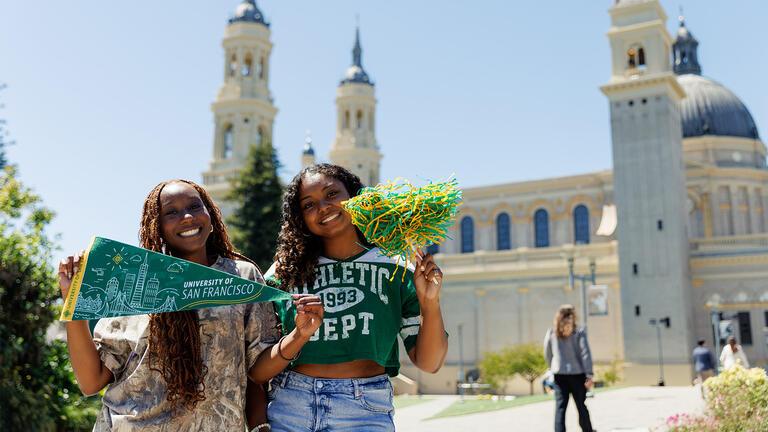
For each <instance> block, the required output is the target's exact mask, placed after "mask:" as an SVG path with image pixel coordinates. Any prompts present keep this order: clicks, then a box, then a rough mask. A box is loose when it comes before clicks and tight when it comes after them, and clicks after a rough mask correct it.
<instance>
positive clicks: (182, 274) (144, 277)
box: [59, 237, 290, 321]
mask: <svg viewBox="0 0 768 432" xmlns="http://www.w3.org/2000/svg"><path fill="white" fill-rule="evenodd" d="M288 298H290V294H288V293H286V292H283V291H280V290H277V289H275V288H272V287H269V286H267V285H262V284H259V283H257V282H254V281H251V280H247V279H243V278H240V277H237V276H234V275H232V274H229V273H226V272H223V271H219V270H215V269H212V268H210V267H206V266H203V265H200V264H195V263H192V262H189V261H185V260H182V259H179V258H174V257H172V256H169V255H164V254H161V253H158V252H152V251H149V250H146V249H142V248H139V247H136V246H131V245H128V244H125V243H120V242H118V241H114V240H109V239H106V238H103V237H94V238H93V240H91V245H90V246H89V248H88V250H87V251H86V253H85V256H84V257H83V262H82V263H81V264H80V268H79V269H78V272H77V273H76V274H75V276H74V277H73V279H72V286H71V287H70V290H69V294H68V295H67V298H66V300H65V302H64V308H63V309H62V311H61V316H60V318H59V319H60V320H62V321H76V320H90V319H99V318H110V317H117V316H126V315H141V314H150V313H160V312H174V311H182V310H189V309H201V308H206V307H215V306H225V305H233V304H242V303H256V302H264V301H275V300H283V299H288Z"/></svg>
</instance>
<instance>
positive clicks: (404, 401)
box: [394, 396, 434, 409]
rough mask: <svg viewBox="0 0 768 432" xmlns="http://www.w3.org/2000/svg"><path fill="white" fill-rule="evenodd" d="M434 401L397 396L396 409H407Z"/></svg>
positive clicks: (395, 400)
mask: <svg viewBox="0 0 768 432" xmlns="http://www.w3.org/2000/svg"><path fill="white" fill-rule="evenodd" d="M433 400H434V399H430V398H424V397H418V396H395V399H394V405H395V409H399V408H405V407H409V406H412V405H418V404H420V403H424V402H430V401H433Z"/></svg>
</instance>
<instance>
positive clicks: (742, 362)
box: [720, 336, 749, 370]
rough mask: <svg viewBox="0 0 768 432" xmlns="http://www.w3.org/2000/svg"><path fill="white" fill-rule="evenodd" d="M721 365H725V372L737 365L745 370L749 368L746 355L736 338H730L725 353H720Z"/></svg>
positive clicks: (724, 349) (724, 348)
mask: <svg viewBox="0 0 768 432" xmlns="http://www.w3.org/2000/svg"><path fill="white" fill-rule="evenodd" d="M720 364H722V365H723V370H728V369H730V368H732V367H734V366H736V365H739V366H741V367H743V368H745V369H747V368H749V361H748V360H747V356H746V355H745V354H744V350H743V349H742V348H741V345H739V344H737V343H736V338H735V337H734V336H729V337H728V343H727V344H725V346H724V347H723V351H722V352H721V353H720Z"/></svg>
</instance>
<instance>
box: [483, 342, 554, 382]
mask: <svg viewBox="0 0 768 432" xmlns="http://www.w3.org/2000/svg"><path fill="white" fill-rule="evenodd" d="M479 367H480V372H481V373H482V375H481V376H482V379H483V381H485V382H486V383H488V384H490V385H491V387H494V388H496V389H501V388H502V386H503V385H504V383H506V382H507V381H509V380H510V379H512V378H513V377H514V376H515V375H520V376H521V377H522V378H523V379H525V380H526V381H528V384H529V385H530V389H531V394H533V382H534V381H535V380H536V378H538V377H540V376H541V375H543V374H544V372H546V371H547V363H546V359H545V358H544V353H543V352H542V349H541V346H539V345H538V344H520V345H515V346H513V347H508V348H504V349H503V350H501V351H499V352H487V353H485V356H484V358H483V359H482V360H481V361H480V364H479Z"/></svg>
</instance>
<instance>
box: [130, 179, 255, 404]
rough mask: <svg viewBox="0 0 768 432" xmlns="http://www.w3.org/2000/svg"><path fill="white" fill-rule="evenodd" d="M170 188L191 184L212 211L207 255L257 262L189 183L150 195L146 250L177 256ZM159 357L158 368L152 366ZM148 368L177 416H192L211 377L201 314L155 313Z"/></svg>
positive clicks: (143, 230)
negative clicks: (168, 236) (169, 224)
mask: <svg viewBox="0 0 768 432" xmlns="http://www.w3.org/2000/svg"><path fill="white" fill-rule="evenodd" d="M171 183H186V184H188V185H190V186H192V187H193V188H195V190H196V191H197V193H198V195H200V199H201V200H202V201H203V204H204V205H205V208H206V209H207V210H208V213H209V214H210V216H211V226H212V227H213V231H212V232H211V233H210V234H209V235H208V240H207V241H206V243H205V248H206V254H207V255H209V256H213V255H218V256H222V257H224V258H231V259H241V260H245V261H249V262H251V263H253V261H251V260H249V259H248V258H246V257H245V256H243V255H242V254H240V253H238V252H237V250H236V249H235V247H234V246H232V243H231V242H230V240H229V236H228V235H227V230H226V228H225V227H224V222H223V220H222V216H221V211H220V210H219V208H218V207H217V206H216V204H214V203H213V200H212V199H211V197H210V196H209V195H208V193H207V192H206V191H205V189H203V188H202V187H200V186H199V185H197V184H195V183H193V182H191V181H188V180H169V181H166V182H163V183H160V184H159V185H157V186H155V188H154V189H152V191H151V192H150V193H149V195H147V199H146V200H145V201H144V209H143V211H142V216H141V227H140V228H139V244H140V246H141V247H143V248H144V249H149V250H151V251H154V252H160V253H163V254H166V255H172V254H173V253H172V251H171V250H170V249H169V247H168V244H167V243H166V241H165V239H164V238H163V235H162V231H161V229H160V228H161V227H160V210H161V204H160V193H161V192H162V191H163V188H165V186H167V185H169V184H171ZM253 264H254V265H255V263H253ZM155 357H156V361H155V364H156V365H157V367H154V366H153V359H154V358H155ZM149 364H150V368H152V370H155V371H157V372H159V373H160V374H161V375H162V376H163V380H165V384H166V387H167V390H166V399H167V400H168V402H169V403H170V405H171V409H172V412H173V414H174V415H175V414H176V413H177V412H178V409H179V408H180V407H181V406H183V407H185V408H186V409H188V410H190V411H192V410H194V409H195V406H197V403H198V402H201V401H203V400H205V383H204V382H203V379H204V378H205V375H206V374H207V373H208V367H207V366H206V365H205V364H203V360H202V357H201V354H200V322H199V318H198V314H197V311H196V310H189V311H182V312H164V313H156V314H150V316H149Z"/></svg>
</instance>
